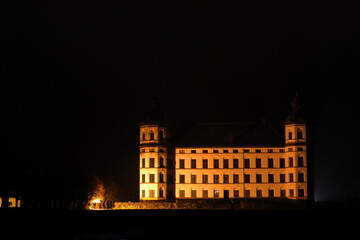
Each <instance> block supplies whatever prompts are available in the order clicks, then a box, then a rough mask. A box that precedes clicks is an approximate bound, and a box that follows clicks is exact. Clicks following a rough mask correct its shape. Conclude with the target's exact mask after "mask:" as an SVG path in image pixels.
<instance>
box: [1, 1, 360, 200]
mask: <svg viewBox="0 0 360 240" xmlns="http://www.w3.org/2000/svg"><path fill="white" fill-rule="evenodd" d="M122 2H123V1H107V2H104V1H97V2H95V1H71V2H70V3H67V2H61V3H58V2H53V1H29V2H27V3H23V4H18V3H16V2H11V3H6V4H7V5H5V6H4V7H3V8H2V16H3V20H2V27H1V52H2V53H1V58H0V59H1V82H2V83H1V85H2V88H1V96H2V108H1V116H2V117H1V118H2V119H3V124H2V135H3V137H2V138H3V140H2V141H3V144H2V146H3V148H4V149H3V153H4V157H3V158H2V160H1V161H3V162H4V161H5V162H6V164H4V166H5V167H6V168H9V169H11V168H16V167H18V166H19V165H20V166H22V167H23V168H24V169H30V168H31V169H38V170H39V169H40V170H39V171H45V172H49V173H52V172H54V171H55V172H56V171H58V170H59V169H62V170H64V171H65V172H66V171H74V172H76V171H88V172H91V174H94V175H98V176H100V177H101V178H105V179H113V180H114V181H116V182H117V183H118V184H119V186H120V192H121V194H122V198H123V199H122V200H129V199H132V196H136V197H137V194H138V192H137V189H138V185H137V184H138V155H137V153H138V149H137V148H138V123H139V121H140V120H141V117H142V115H143V114H144V113H145V111H146V107H147V106H146V104H147V103H148V101H149V100H150V99H152V98H153V97H157V98H158V99H159V101H160V103H161V105H162V107H163V109H164V111H166V112H167V113H168V116H169V119H170V121H171V123H172V124H173V126H175V127H178V126H181V124H182V123H191V122H208V121H261V119H262V118H267V119H268V121H269V122H271V123H273V124H274V125H275V126H276V127H278V128H280V129H281V126H282V123H283V121H284V119H285V117H286V115H287V114H288V112H289V111H290V105H289V103H290V100H291V98H292V97H293V96H294V94H295V91H296V90H298V91H299V92H300V94H301V95H302V97H303V99H304V104H305V112H306V117H307V119H306V120H307V121H308V125H309V131H311V134H310V135H311V136H312V139H311V141H312V142H311V150H312V159H313V163H314V168H315V192H316V198H317V200H328V199H347V198H350V197H354V195H355V193H356V191H355V190H354V188H355V187H357V188H358V189H359V188H360V182H359V175H360V174H358V172H357V169H356V167H358V166H359V164H358V157H357V156H356V154H355V153H356V151H355V148H356V147H357V144H356V139H357V137H356V134H359V131H358V128H359V127H358V126H357V125H356V124H357V122H358V120H359V117H358V113H359V110H358V106H357V103H356V99H357V94H358V90H357V86H356V82H357V81H358V72H357V68H358V64H359V61H358V59H359V44H358V42H359V40H360V39H359V22H358V15H359V11H358V10H359V8H358V6H357V5H355V1H341V2H338V3H331V2H326V3H324V2H322V1H179V2H177V1H175V2H174V1H164V2H153V1H151V2H147V3H142V2H135V1H131V3H122ZM314 2H315V3H314ZM338 179H341V180H338ZM357 192H359V190H357Z"/></svg>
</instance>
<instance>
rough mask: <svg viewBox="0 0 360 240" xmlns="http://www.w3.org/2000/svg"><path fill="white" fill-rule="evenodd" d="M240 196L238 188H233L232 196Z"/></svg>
mask: <svg viewBox="0 0 360 240" xmlns="http://www.w3.org/2000/svg"><path fill="white" fill-rule="evenodd" d="M238 197H240V194H239V190H237V189H236V190H234V198H238Z"/></svg>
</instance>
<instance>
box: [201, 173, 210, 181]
mask: <svg viewBox="0 0 360 240" xmlns="http://www.w3.org/2000/svg"><path fill="white" fill-rule="evenodd" d="M202 182H203V183H208V182H209V176H208V175H207V174H204V175H202Z"/></svg>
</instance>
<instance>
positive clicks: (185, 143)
mask: <svg viewBox="0 0 360 240" xmlns="http://www.w3.org/2000/svg"><path fill="white" fill-rule="evenodd" d="M283 145H284V138H283V136H282V135H281V134H280V133H279V132H278V131H277V130H276V129H275V128H274V127H272V126H271V125H270V124H268V123H206V124H197V125H195V126H194V127H193V128H191V129H190V130H189V131H188V132H187V133H186V134H184V136H183V137H182V138H181V139H179V141H178V142H177V143H176V147H235V146H238V147H250V146H254V147H261V146H269V147H270V146H283Z"/></svg>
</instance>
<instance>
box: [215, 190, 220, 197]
mask: <svg viewBox="0 0 360 240" xmlns="http://www.w3.org/2000/svg"><path fill="white" fill-rule="evenodd" d="M219 196H220V194H219V190H214V197H215V198H218V197H219Z"/></svg>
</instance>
